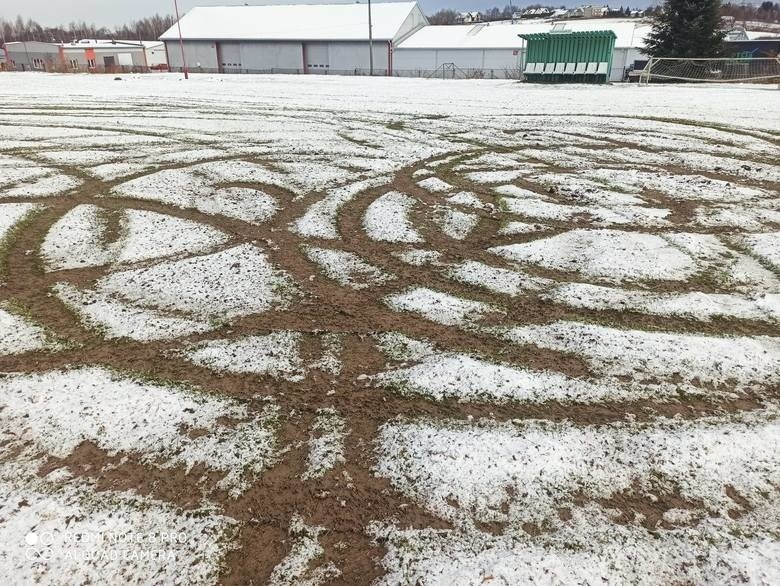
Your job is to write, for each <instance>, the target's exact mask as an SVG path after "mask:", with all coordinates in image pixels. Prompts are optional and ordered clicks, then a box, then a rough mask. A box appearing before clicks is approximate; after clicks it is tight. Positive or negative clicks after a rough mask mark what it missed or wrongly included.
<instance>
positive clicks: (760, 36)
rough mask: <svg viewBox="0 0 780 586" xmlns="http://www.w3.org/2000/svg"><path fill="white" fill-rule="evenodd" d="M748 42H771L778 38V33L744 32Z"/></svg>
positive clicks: (779, 34) (779, 33) (779, 35)
mask: <svg viewBox="0 0 780 586" xmlns="http://www.w3.org/2000/svg"><path fill="white" fill-rule="evenodd" d="M745 34H746V35H747V38H748V40H750V41H756V40H761V39H767V40H773V39H776V38H778V37H780V32H767V31H745Z"/></svg>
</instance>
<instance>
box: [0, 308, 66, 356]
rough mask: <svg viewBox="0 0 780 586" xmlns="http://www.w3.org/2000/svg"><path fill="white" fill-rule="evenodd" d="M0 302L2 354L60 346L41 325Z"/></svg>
mask: <svg viewBox="0 0 780 586" xmlns="http://www.w3.org/2000/svg"><path fill="white" fill-rule="evenodd" d="M12 309H13V308H12V307H11V306H10V305H9V304H7V303H2V302H0V356H7V355H9V354H22V353H24V352H32V351H35V350H45V349H56V348H58V347H59V345H58V344H56V343H55V342H54V341H53V340H51V339H50V336H49V335H48V333H47V332H46V330H44V329H43V328H42V327H41V326H39V325H38V324H36V323H34V322H32V321H31V320H30V319H28V318H26V317H24V316H22V315H19V314H18V313H17V312H14V311H13V310H12Z"/></svg>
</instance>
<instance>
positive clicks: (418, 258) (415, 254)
mask: <svg viewBox="0 0 780 586" xmlns="http://www.w3.org/2000/svg"><path fill="white" fill-rule="evenodd" d="M390 254H392V255H393V256H395V257H396V258H398V259H399V260H400V261H401V262H405V263H406V264H410V265H412V266H415V267H421V266H424V265H428V264H435V263H436V261H438V260H439V259H440V258H441V256H442V253H441V252H439V251H438V250H423V249H420V248H411V249H408V250H396V251H394V252H391V253H390Z"/></svg>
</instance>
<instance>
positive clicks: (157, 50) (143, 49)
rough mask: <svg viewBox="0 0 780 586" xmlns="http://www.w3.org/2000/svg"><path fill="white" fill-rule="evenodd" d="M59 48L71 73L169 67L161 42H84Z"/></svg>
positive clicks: (91, 40)
mask: <svg viewBox="0 0 780 586" xmlns="http://www.w3.org/2000/svg"><path fill="white" fill-rule="evenodd" d="M60 47H61V55H62V60H63V63H64V65H65V67H66V68H67V69H68V70H71V71H74V70H75V71H107V72H114V71H133V70H136V71H138V70H145V69H160V68H164V67H163V66H165V65H166V64H167V60H166V56H165V44H164V43H163V42H162V41H115V40H111V39H108V40H103V39H82V40H80V41H73V42H72V43H63V44H62V45H60Z"/></svg>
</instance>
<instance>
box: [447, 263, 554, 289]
mask: <svg viewBox="0 0 780 586" xmlns="http://www.w3.org/2000/svg"><path fill="white" fill-rule="evenodd" d="M448 275H449V276H450V277H451V278H453V279H455V280H457V281H460V282H462V283H467V284H469V285H474V286H476V287H482V288H484V289H488V290H490V291H493V292H494V293H502V294H504V295H512V296H515V295H520V294H521V293H523V292H525V291H529V290H531V291H534V290H538V289H541V288H543V287H546V286H548V285H550V284H552V283H553V281H550V280H549V279H542V278H539V277H532V276H530V275H527V274H525V273H523V272H521V271H512V270H509V269H501V268H497V267H491V266H490V265H486V264H485V263H481V262H478V261H473V260H470V261H466V262H463V263H461V264H459V265H454V266H452V267H450V269H449V271H448Z"/></svg>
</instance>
